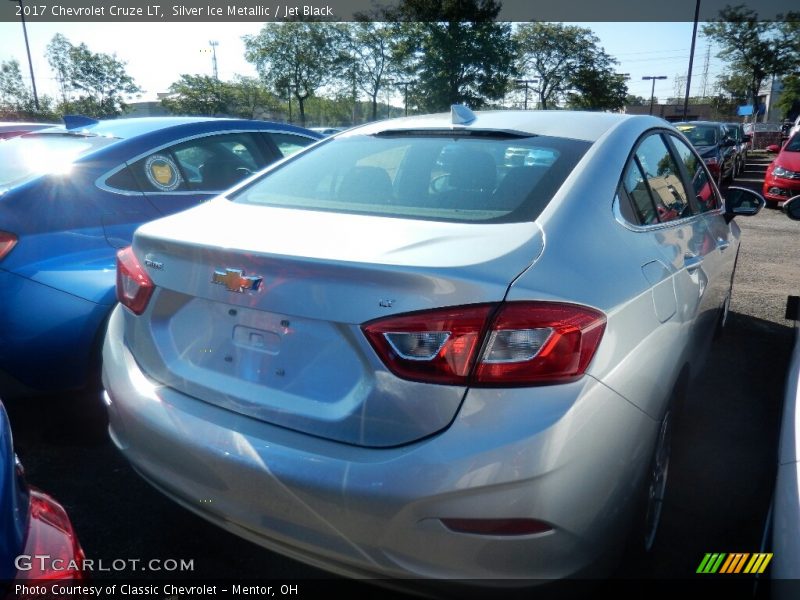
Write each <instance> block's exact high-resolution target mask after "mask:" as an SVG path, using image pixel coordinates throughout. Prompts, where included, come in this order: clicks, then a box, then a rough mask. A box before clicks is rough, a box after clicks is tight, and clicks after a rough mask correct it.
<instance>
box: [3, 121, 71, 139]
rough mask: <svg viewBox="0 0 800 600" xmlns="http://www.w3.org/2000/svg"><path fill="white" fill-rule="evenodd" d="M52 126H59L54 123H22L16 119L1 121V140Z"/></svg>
mask: <svg viewBox="0 0 800 600" xmlns="http://www.w3.org/2000/svg"><path fill="white" fill-rule="evenodd" d="M50 127H57V125H55V124H53V123H22V122H16V121H0V140H5V139H8V138H12V137H17V136H18V135H22V134H23V133H28V132H30V131H39V130H41V129H48V128H50Z"/></svg>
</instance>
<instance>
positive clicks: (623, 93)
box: [567, 52, 628, 110]
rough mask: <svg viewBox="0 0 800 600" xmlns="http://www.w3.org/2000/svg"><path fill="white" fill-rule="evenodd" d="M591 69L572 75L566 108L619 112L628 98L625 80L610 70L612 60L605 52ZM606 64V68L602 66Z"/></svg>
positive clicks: (584, 69)
mask: <svg viewBox="0 0 800 600" xmlns="http://www.w3.org/2000/svg"><path fill="white" fill-rule="evenodd" d="M602 54H603V55H605V57H598V58H597V59H596V62H595V64H594V66H593V67H582V68H579V69H578V70H577V71H576V72H575V73H573V75H572V89H571V90H570V91H569V92H567V106H569V107H570V108H579V109H583V110H621V109H622V107H623V106H625V99H626V98H627V96H628V86H627V84H626V83H625V78H624V77H622V76H620V75H618V74H616V73H615V72H614V70H613V69H611V68H610V65H611V64H612V61H613V59H612V58H611V57H609V56H608V55H607V54H605V52H603V53H602ZM604 64H607V65H608V66H605V67H604V66H602V65H604Z"/></svg>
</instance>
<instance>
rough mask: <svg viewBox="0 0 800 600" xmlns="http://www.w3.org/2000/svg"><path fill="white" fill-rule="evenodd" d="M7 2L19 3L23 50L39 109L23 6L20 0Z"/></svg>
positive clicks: (34, 98) (35, 103)
mask: <svg viewBox="0 0 800 600" xmlns="http://www.w3.org/2000/svg"><path fill="white" fill-rule="evenodd" d="M9 2H17V3H19V18H20V19H21V20H22V34H23V35H24V36H25V51H26V52H27V53H28V67H29V68H30V70H31V88H32V89H33V104H34V106H36V110H37V111H38V110H39V94H37V93H36V78H35V77H34V76H33V61H32V60H31V47H30V44H28V28H27V26H26V25H25V7H24V6H22V0H9Z"/></svg>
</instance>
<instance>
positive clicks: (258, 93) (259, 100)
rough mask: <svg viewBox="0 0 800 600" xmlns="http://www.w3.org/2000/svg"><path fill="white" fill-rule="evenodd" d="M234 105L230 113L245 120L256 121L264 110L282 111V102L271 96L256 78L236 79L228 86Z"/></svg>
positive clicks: (230, 108) (230, 106)
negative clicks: (257, 116)
mask: <svg viewBox="0 0 800 600" xmlns="http://www.w3.org/2000/svg"><path fill="white" fill-rule="evenodd" d="M227 86H228V89H229V90H230V94H231V100H232V103H231V104H229V106H228V113H229V114H231V115H235V116H237V117H242V118H243V119H255V118H256V115H257V114H258V113H259V112H260V111H262V110H268V111H271V112H274V111H276V110H280V108H281V107H280V100H278V98H276V97H275V95H274V94H271V93H270V92H269V90H267V89H266V88H265V87H264V84H263V83H261V82H260V81H259V80H258V79H256V78H255V77H243V76H241V75H237V76H236V78H235V79H234V80H233V81H231V82H229V83H228V84H227Z"/></svg>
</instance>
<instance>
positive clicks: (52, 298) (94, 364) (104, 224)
mask: <svg viewBox="0 0 800 600" xmlns="http://www.w3.org/2000/svg"><path fill="white" fill-rule="evenodd" d="M320 137H321V136H320V135H318V134H316V133H313V132H310V131H308V130H305V129H301V128H298V127H293V126H291V125H282V124H277V123H269V122H265V121H246V120H236V119H205V118H199V117H192V118H186V117H181V118H177V117H175V118H141V119H117V120H112V121H100V122H97V121H93V120H91V119H86V118H78V119H70V120H69V122H68V123H67V129H66V130H52V131H42V132H38V133H34V134H27V135H24V136H21V137H17V138H14V139H11V140H7V141H5V142H3V144H2V145H0V289H2V290H3V295H4V300H3V310H2V311H0V375H1V374H2V373H3V372H5V374H6V376H5V379H6V382H7V387H8V389H11V387H12V386H13V387H15V388H19V387H23V386H27V387H29V388H34V389H40V390H42V389H44V390H51V389H66V388H75V387H81V386H83V385H85V384H86V383H87V382H89V383H93V382H95V381H96V382H97V384H96V385H98V386H99V357H100V354H99V350H100V343H101V342H102V336H103V332H104V326H105V322H106V320H107V318H108V315H109V313H110V311H111V308H112V306H113V304H114V302H115V300H114V277H115V276H114V254H115V252H116V250H117V249H119V248H121V247H124V246H126V245H128V244H129V243H130V241H131V236H132V234H133V231H134V229H136V227H138V226H139V225H140V224H141V223H144V222H145V221H149V220H151V219H155V218H157V217H160V216H163V215H166V214H170V213H174V212H177V211H180V210H184V209H186V208H189V207H191V206H196V205H197V204H199V203H201V202H203V201H205V200H207V199H209V198H212V197H213V196H215V195H217V194H219V193H220V192H221V191H223V190H225V189H227V188H229V187H231V186H232V185H233V184H235V183H236V182H238V181H241V180H242V179H244V178H246V177H249V176H250V175H251V174H253V173H255V172H257V171H259V170H261V169H262V168H264V167H265V166H266V165H268V164H270V163H272V162H274V161H276V160H278V159H281V158H283V157H284V156H287V155H289V154H291V153H292V152H295V151H297V150H298V149H300V148H302V147H304V146H306V145H308V144H310V143H312V142H315V141H317V140H318V139H320ZM9 382H10V383H9ZM20 383H21V384H22V386H20V385H19V384H20Z"/></svg>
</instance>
